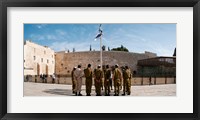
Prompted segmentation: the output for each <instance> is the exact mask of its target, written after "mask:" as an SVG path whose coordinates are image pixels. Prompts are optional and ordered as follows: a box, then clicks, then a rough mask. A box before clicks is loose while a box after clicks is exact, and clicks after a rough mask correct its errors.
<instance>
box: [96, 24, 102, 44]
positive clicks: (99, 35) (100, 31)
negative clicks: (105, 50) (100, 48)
mask: <svg viewBox="0 0 200 120" xmlns="http://www.w3.org/2000/svg"><path fill="white" fill-rule="evenodd" d="M102 35H103V31H102V29H101V24H100V25H99V33H98V34H97V36H96V37H95V39H94V40H95V41H96V40H97V38H99V37H101V36H102Z"/></svg>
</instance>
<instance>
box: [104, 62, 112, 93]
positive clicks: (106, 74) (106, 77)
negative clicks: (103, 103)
mask: <svg viewBox="0 0 200 120" xmlns="http://www.w3.org/2000/svg"><path fill="white" fill-rule="evenodd" d="M110 77H111V70H110V69H109V65H106V69H105V71H104V88H105V96H110Z"/></svg>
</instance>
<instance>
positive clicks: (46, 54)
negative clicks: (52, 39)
mask: <svg viewBox="0 0 200 120" xmlns="http://www.w3.org/2000/svg"><path fill="white" fill-rule="evenodd" d="M54 55H55V52H54V51H53V50H51V49H50V48H49V47H47V46H41V45H38V44H35V43H33V42H31V41H25V42H24V75H40V74H47V75H52V74H53V73H54V71H55V56H54Z"/></svg>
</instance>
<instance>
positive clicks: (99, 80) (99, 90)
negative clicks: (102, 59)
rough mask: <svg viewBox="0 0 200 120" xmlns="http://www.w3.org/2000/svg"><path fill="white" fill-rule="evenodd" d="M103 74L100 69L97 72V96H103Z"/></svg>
mask: <svg viewBox="0 0 200 120" xmlns="http://www.w3.org/2000/svg"><path fill="white" fill-rule="evenodd" d="M102 78H103V72H102V70H101V69H100V68H98V69H97V70H96V71H95V89H96V94H97V96H100V95H101V84H102Z"/></svg>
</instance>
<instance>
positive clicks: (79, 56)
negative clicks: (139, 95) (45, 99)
mask: <svg viewBox="0 0 200 120" xmlns="http://www.w3.org/2000/svg"><path fill="white" fill-rule="evenodd" d="M151 57H156V54H155V53H151V52H146V51H145V53H133V52H123V51H103V53H102V59H103V63H102V64H103V65H107V64H108V65H110V66H114V65H115V64H118V65H119V66H124V65H128V66H129V67H130V68H131V70H132V71H135V70H137V61H138V60H141V59H146V58H151ZM55 60H56V61H55V73H56V74H58V75H66V74H70V73H71V71H72V69H73V67H77V66H78V65H79V64H81V65H82V68H83V69H84V68H86V67H87V65H88V64H89V63H90V64H91V65H92V68H93V69H94V68H96V67H97V66H98V65H100V52H99V51H85V52H69V53H68V52H65V51H61V52H57V53H56V54H55Z"/></svg>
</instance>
